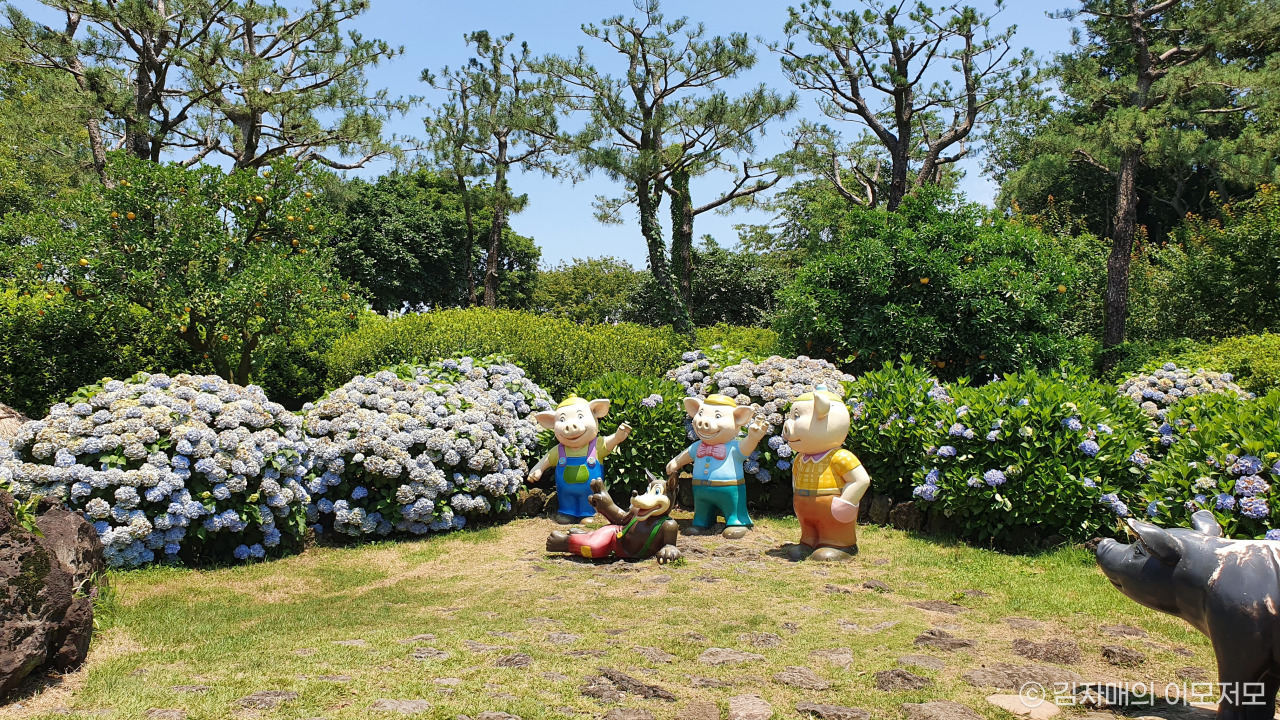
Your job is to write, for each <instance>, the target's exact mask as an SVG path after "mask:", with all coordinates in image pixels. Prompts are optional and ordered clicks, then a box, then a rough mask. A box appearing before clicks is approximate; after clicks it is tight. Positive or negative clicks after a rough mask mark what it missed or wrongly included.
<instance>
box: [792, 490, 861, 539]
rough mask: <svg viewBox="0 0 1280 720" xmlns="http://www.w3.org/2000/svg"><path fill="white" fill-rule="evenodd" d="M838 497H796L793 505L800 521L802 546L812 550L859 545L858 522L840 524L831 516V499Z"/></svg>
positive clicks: (793, 499)
mask: <svg viewBox="0 0 1280 720" xmlns="http://www.w3.org/2000/svg"><path fill="white" fill-rule="evenodd" d="M835 497H839V496H838V495H818V496H812V495H795V496H793V498H792V504H793V506H794V507H795V510H796V519H797V520H799V521H800V544H801V545H808V546H809V547H811V548H820V547H836V548H843V547H850V546H852V545H857V544H858V521H857V520H856V519H854V520H853V521H851V522H847V523H846V522H840V521H839V520H836V519H835V518H834V517H832V516H831V499H832V498H835Z"/></svg>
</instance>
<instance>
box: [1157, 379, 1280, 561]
mask: <svg viewBox="0 0 1280 720" xmlns="http://www.w3.org/2000/svg"><path fill="white" fill-rule="evenodd" d="M1159 432H1160V437H1161V439H1162V440H1163V441H1164V442H1165V443H1166V444H1167V445H1169V450H1168V453H1167V455H1166V456H1165V457H1164V458H1163V459H1161V460H1160V461H1158V462H1156V463H1154V464H1152V465H1151V467H1150V480H1149V482H1148V483H1147V484H1146V486H1145V487H1144V488H1143V492H1144V497H1143V500H1142V502H1143V503H1144V504H1145V507H1144V508H1140V512H1141V513H1142V514H1144V515H1147V516H1148V517H1150V518H1151V519H1152V520H1153V521H1154V522H1156V523H1159V524H1161V525H1182V526H1186V525H1189V524H1190V519H1191V514H1192V513H1194V512H1195V511H1197V510H1209V511H1211V512H1213V514H1214V516H1215V517H1217V519H1218V523H1219V524H1220V525H1222V529H1223V532H1224V533H1225V534H1226V536H1227V537H1233V538H1257V539H1262V538H1266V539H1268V540H1275V539H1280V531H1277V530H1275V528H1277V527H1280V511H1277V508H1280V490H1277V489H1275V486H1276V484H1277V479H1276V477H1275V476H1276V475H1280V392H1273V393H1270V394H1269V395H1267V396H1266V397H1263V398H1259V399H1257V400H1246V399H1242V398H1240V397H1239V396H1237V395H1234V394H1231V393H1214V394H1205V395H1200V396H1198V397H1192V398H1187V399H1184V400H1182V401H1181V402H1179V403H1178V404H1176V405H1174V406H1173V407H1172V408H1170V410H1169V412H1168V418H1167V422H1166V423H1165V424H1164V425H1162V426H1161V427H1160V430H1159Z"/></svg>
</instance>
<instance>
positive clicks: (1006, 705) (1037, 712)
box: [987, 695, 1062, 720]
mask: <svg viewBox="0 0 1280 720" xmlns="http://www.w3.org/2000/svg"><path fill="white" fill-rule="evenodd" d="M987 702H989V703H991V704H992V705H995V706H996V707H998V708H1001V709H1003V710H1008V711H1009V712H1011V713H1013V714H1014V715H1021V716H1023V717H1029V718H1031V720H1049V718H1051V717H1054V716H1055V715H1060V714H1061V713H1062V711H1061V710H1059V709H1058V706H1057V705H1055V704H1054V703H1053V700H1052V699H1048V700H1042V701H1041V702H1040V704H1038V705H1036V706H1035V707H1029V706H1028V705H1027V703H1026V702H1024V701H1023V698H1022V697H1021V696H1020V695H990V696H988V697H987Z"/></svg>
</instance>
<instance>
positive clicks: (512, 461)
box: [303, 357, 552, 537]
mask: <svg viewBox="0 0 1280 720" xmlns="http://www.w3.org/2000/svg"><path fill="white" fill-rule="evenodd" d="M551 406H552V405H551V400H550V398H549V396H548V395H547V393H546V392H545V391H544V390H543V389H542V388H540V387H539V386H538V385H536V384H535V383H534V382H533V381H531V380H530V379H529V378H527V377H525V373H524V371H523V370H522V369H520V368H519V367H517V366H516V365H514V364H511V363H509V362H506V361H505V360H503V359H502V358H500V357H487V358H483V359H479V360H476V359H472V358H470V357H463V358H459V359H447V360H440V361H437V362H433V363H431V364H429V365H425V366H424V365H418V364H406V365H400V366H397V367H394V368H392V369H390V370H383V371H381V372H379V373H377V374H375V375H373V376H370V377H365V376H362V375H358V376H356V377H354V378H352V379H351V380H350V381H349V382H347V383H346V384H345V385H343V386H342V387H340V388H338V389H336V390H334V391H333V392H331V393H329V395H328V396H327V397H325V398H324V399H322V400H320V401H319V402H316V403H314V404H311V403H308V404H307V405H306V406H304V408H303V410H304V412H305V419H304V421H303V427H304V428H305V429H306V432H307V435H308V437H309V439H310V443H311V454H310V456H309V457H308V462H307V467H308V470H309V472H308V473H307V476H306V487H307V490H308V492H310V493H311V495H312V497H313V499H314V502H313V503H312V504H310V505H308V506H307V520H308V522H311V523H312V524H313V527H314V529H315V530H316V531H317V532H330V531H332V532H337V533H340V534H344V535H351V536H356V537H360V536H368V535H388V534H390V533H392V532H393V531H398V532H403V533H412V534H415V535H421V534H424V533H427V532H440V531H446V530H452V529H456V528H461V527H463V526H465V525H466V523H467V518H473V519H475V518H480V517H484V516H486V515H491V514H495V513H499V512H503V511H506V510H509V509H510V507H511V503H510V499H511V497H512V496H513V495H514V494H515V492H516V490H518V489H519V487H520V485H521V483H523V482H524V478H525V475H526V474H527V471H528V462H527V461H528V457H529V455H530V453H531V452H533V451H534V450H535V449H536V448H537V434H538V425H537V423H536V422H535V421H534V420H533V418H532V414H533V413H534V412H536V411H538V410H545V409H547V408H550V407H551Z"/></svg>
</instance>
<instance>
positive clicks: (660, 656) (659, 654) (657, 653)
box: [631, 645, 676, 663]
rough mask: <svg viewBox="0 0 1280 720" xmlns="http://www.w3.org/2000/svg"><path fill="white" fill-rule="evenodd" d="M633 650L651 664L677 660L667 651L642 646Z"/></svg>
mask: <svg viewBox="0 0 1280 720" xmlns="http://www.w3.org/2000/svg"><path fill="white" fill-rule="evenodd" d="M631 649H632V650H634V651H635V652H636V654H637V655H639V656H640V657H642V658H644V659H645V660H648V661H649V662H655V663H670V662H674V661H675V659H676V656H675V655H672V654H671V653H669V652H667V651H665V650H659V649H658V648H656V647H646V646H643V645H641V646H639V647H633V648H631Z"/></svg>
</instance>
